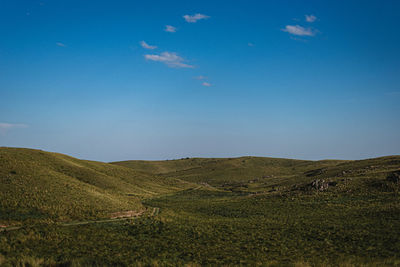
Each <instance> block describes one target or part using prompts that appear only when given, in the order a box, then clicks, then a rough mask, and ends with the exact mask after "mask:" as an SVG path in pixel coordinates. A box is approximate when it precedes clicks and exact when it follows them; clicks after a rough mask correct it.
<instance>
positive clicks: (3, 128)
mask: <svg viewBox="0 0 400 267" xmlns="http://www.w3.org/2000/svg"><path fill="white" fill-rule="evenodd" d="M27 127H28V125H26V124H18V123H6V122H0V133H2V134H5V133H6V132H7V131H8V130H11V129H15V128H27Z"/></svg>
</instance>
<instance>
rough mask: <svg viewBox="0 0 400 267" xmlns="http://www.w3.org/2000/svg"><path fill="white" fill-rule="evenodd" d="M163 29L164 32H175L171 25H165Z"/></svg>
mask: <svg viewBox="0 0 400 267" xmlns="http://www.w3.org/2000/svg"><path fill="white" fill-rule="evenodd" d="M164 31H166V32H176V28H175V27H174V26H171V25H166V26H165V29H164Z"/></svg>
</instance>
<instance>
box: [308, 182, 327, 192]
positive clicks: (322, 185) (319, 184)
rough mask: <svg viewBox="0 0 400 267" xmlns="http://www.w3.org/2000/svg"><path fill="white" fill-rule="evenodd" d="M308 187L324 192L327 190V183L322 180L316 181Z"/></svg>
mask: <svg viewBox="0 0 400 267" xmlns="http://www.w3.org/2000/svg"><path fill="white" fill-rule="evenodd" d="M310 186H311V187H312V188H313V189H316V190H318V191H325V190H327V189H328V188H329V182H328V181H325V180H324V179H316V180H314V181H312V182H311V184H310Z"/></svg>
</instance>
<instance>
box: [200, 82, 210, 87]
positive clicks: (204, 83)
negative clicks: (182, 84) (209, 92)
mask: <svg viewBox="0 0 400 267" xmlns="http://www.w3.org/2000/svg"><path fill="white" fill-rule="evenodd" d="M202 85H203V86H206V87H210V86H211V83H209V82H203V83H202Z"/></svg>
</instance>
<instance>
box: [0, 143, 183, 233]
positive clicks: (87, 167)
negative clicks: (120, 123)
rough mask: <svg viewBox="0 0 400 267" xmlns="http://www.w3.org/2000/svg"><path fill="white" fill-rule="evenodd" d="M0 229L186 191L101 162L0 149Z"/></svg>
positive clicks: (90, 214) (135, 205)
mask: <svg viewBox="0 0 400 267" xmlns="http://www.w3.org/2000/svg"><path fill="white" fill-rule="evenodd" d="M0 166H1V168H0V184H1V187H0V224H6V225H7V224H13V223H19V222H22V221H25V220H31V221H68V220H78V219H84V218H85V219H88V218H98V217H107V216H109V214H110V213H111V212H116V211H123V210H140V209H143V206H142V204H141V202H140V199H142V198H144V197H149V196H153V195H157V194H164V193H169V192H173V191H176V190H180V189H181V188H185V187H187V186H188V185H187V183H183V182H180V181H178V180H173V179H169V180H167V181H161V180H160V179H155V178H153V177H151V176H149V175H146V174H144V173H140V172H137V171H135V170H132V169H128V168H124V167H121V166H116V165H111V164H107V163H101V162H93V161H86V160H78V159H75V158H72V157H69V156H66V155H62V154H58V153H50V152H44V151H40V150H32V149H17V148H0Z"/></svg>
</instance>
